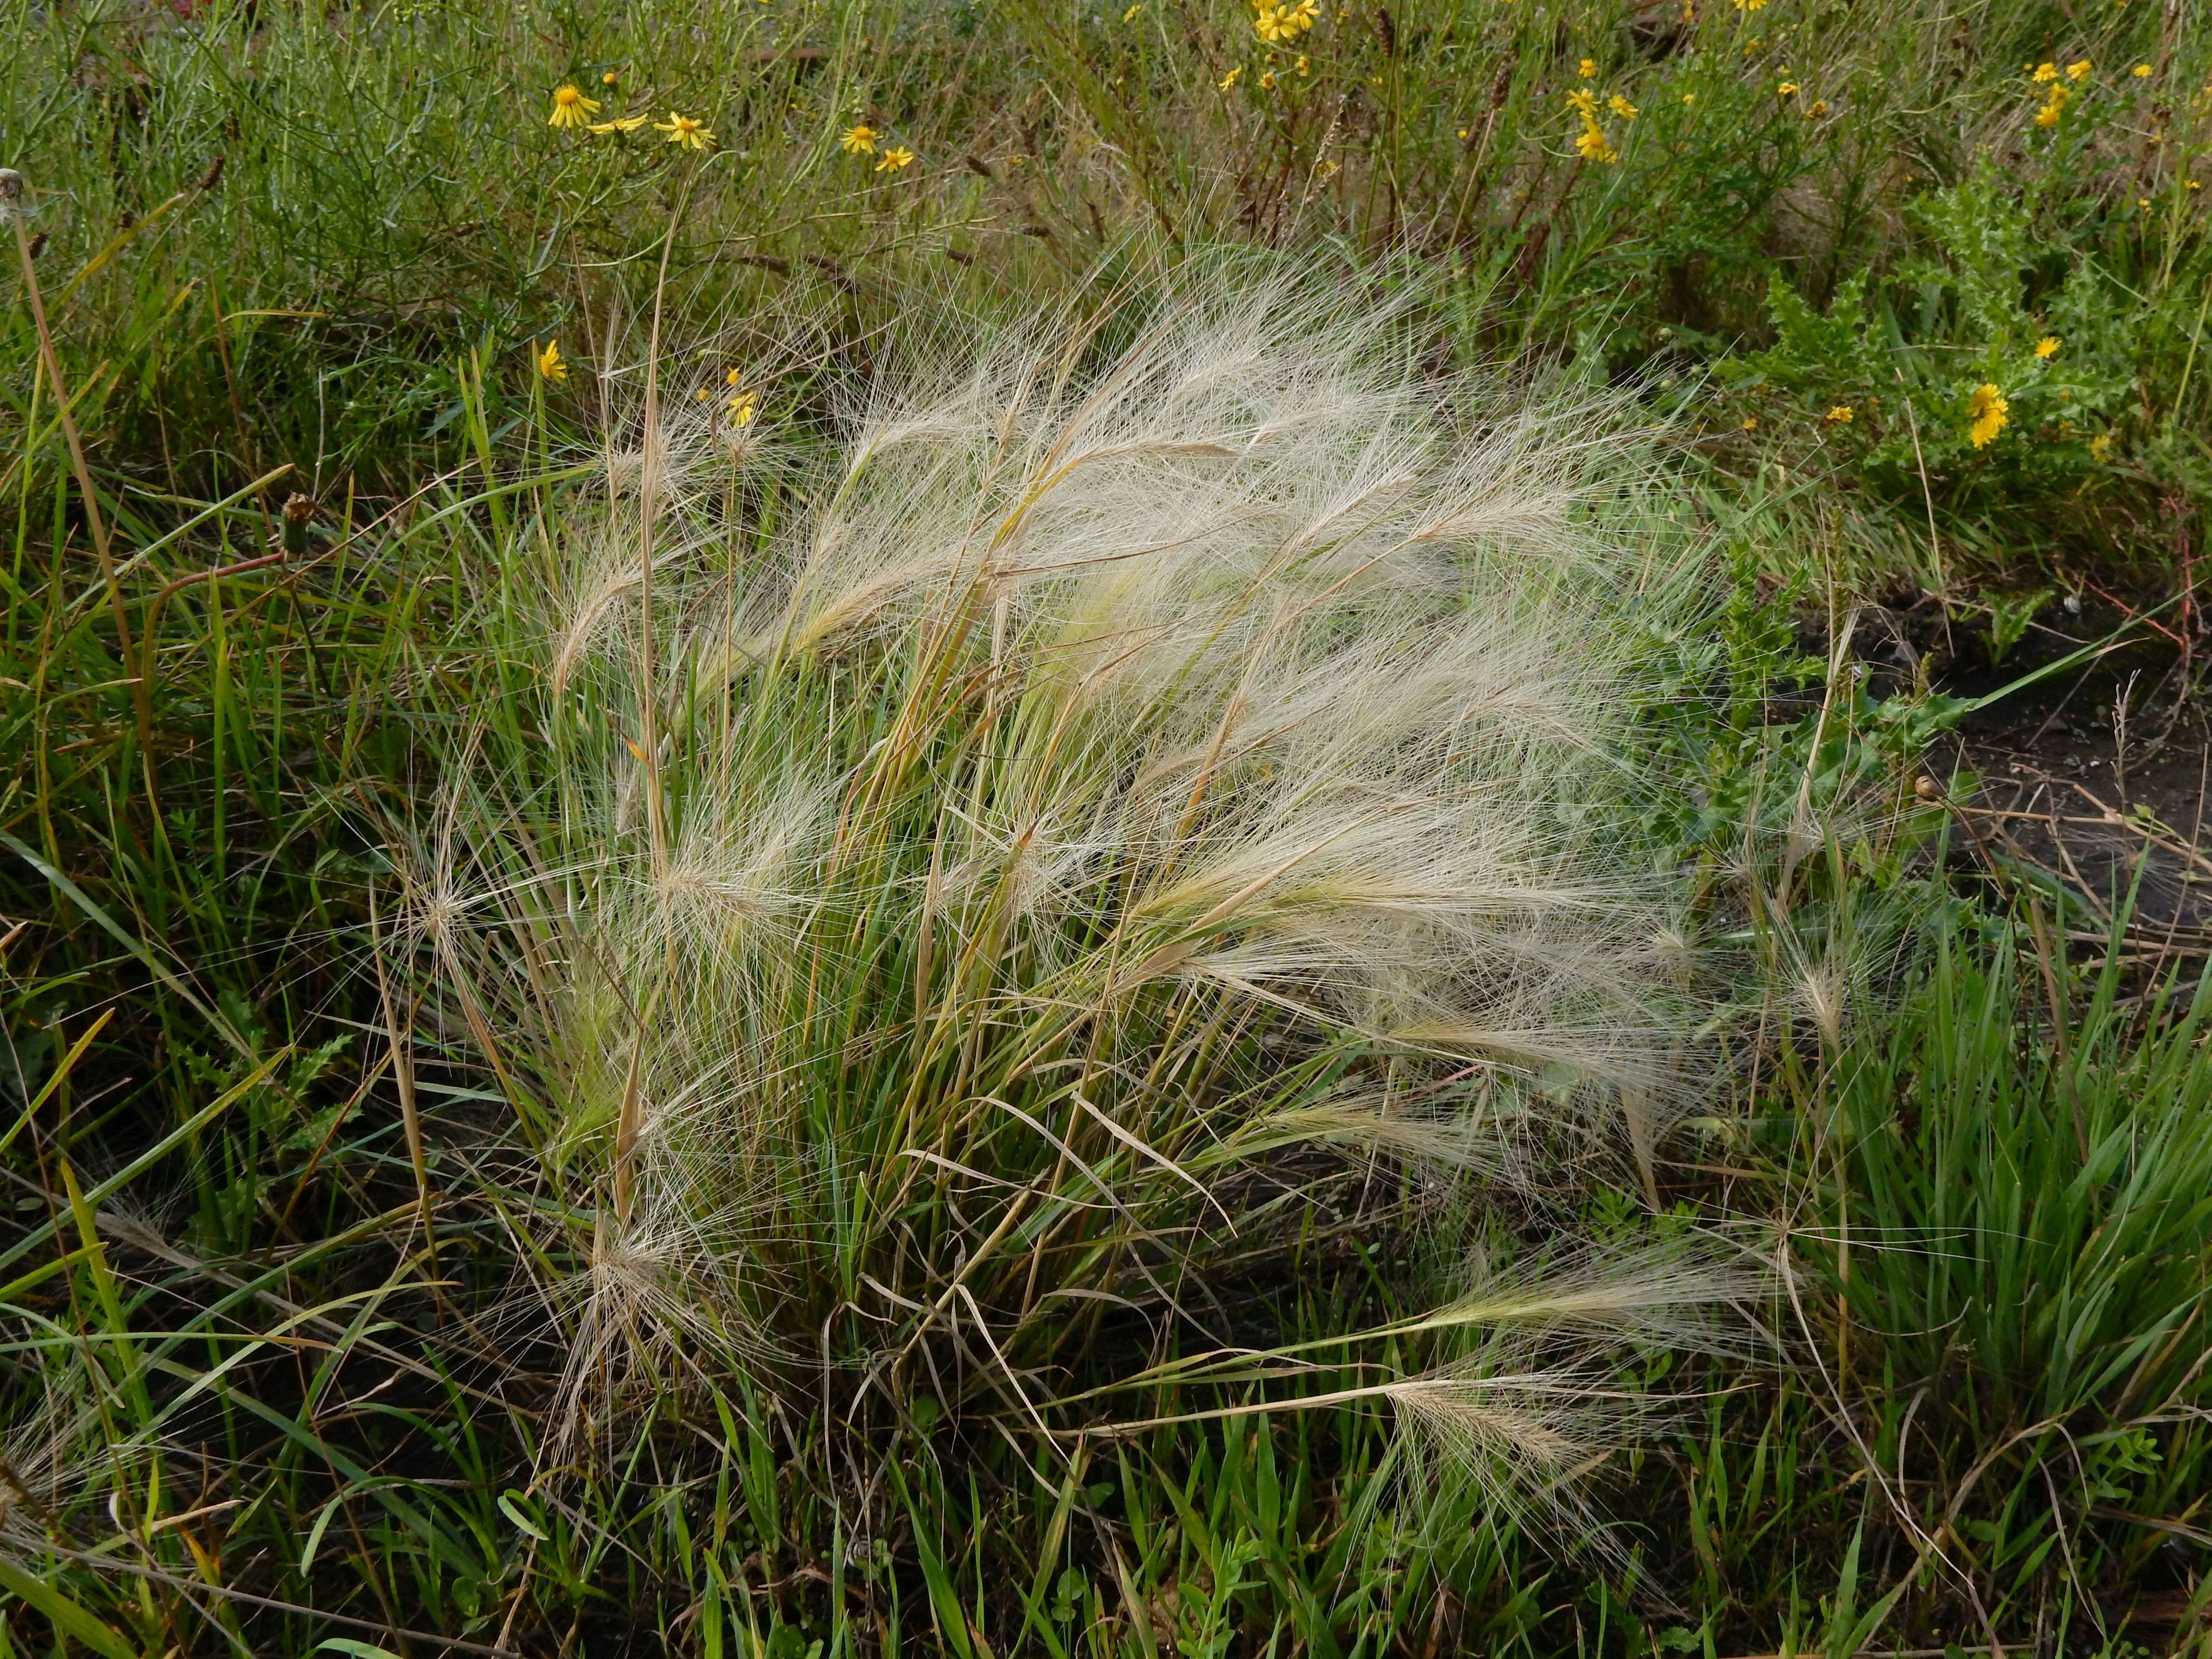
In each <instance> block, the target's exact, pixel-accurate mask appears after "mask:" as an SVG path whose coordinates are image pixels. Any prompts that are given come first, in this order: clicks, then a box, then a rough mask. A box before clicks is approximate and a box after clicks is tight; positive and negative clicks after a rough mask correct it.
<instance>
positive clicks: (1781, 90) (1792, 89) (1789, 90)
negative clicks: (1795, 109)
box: [1774, 81, 1797, 98]
mask: <svg viewBox="0 0 2212 1659" xmlns="http://www.w3.org/2000/svg"><path fill="white" fill-rule="evenodd" d="M1774 95H1775V96H1776V97H1777V98H1795V97H1796V95H1797V83H1796V82H1795V81H1784V82H1783V83H1782V84H1781V85H1780V86H1778V87H1777V88H1775V89H1774Z"/></svg>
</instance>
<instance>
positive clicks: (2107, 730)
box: [1852, 605, 2212, 983]
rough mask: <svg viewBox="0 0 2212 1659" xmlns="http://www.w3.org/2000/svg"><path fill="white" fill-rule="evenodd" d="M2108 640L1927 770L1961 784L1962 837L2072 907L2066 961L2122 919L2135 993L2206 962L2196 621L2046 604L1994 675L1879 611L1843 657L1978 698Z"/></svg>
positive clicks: (1954, 633) (1958, 635) (2099, 943)
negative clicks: (2055, 891)
mask: <svg viewBox="0 0 2212 1659" xmlns="http://www.w3.org/2000/svg"><path fill="white" fill-rule="evenodd" d="M2116 635H2117V636H2118V637H2117V639H2116V638H2115V636H2116ZM2100 641H2112V647H2111V648H2109V649H2107V650H2106V651H2105V652H2104V653H2102V654H2100V655H2099V656H2098V657H2096V658H2095V659H2093V660H2092V661H2089V662H2087V663H2086V664H2082V665H2075V666H2074V667H2071V668H2066V669H2062V670H2060V671H2057V672H2055V673H2053V674H2051V675H2050V676H2049V677H2048V678H2041V679H2039V680H2037V681H2036V682H2035V683H2034V684H2030V685H2027V686H2025V687H2023V688H2021V690H2015V691H2014V692H2012V693H2010V694H2009V695H2008V696H2003V697H2002V698H2001V699H2000V700H1999V701H1997V702H1994V703H1993V704H1991V705H1990V707H1988V708H1983V709H1980V710H1978V711H1976V712H1975V713H1972V714H1968V715H1967V716H1966V719H1965V720H1963V721H1962V722H1961V724H1960V730H1959V732H1958V733H1957V734H1956V736H1955V737H1954V738H1953V739H1951V740H1950V744H1949V753H1948V756H1944V755H1936V756H1931V757H1929V764H1930V767H1931V769H1936V770H1937V771H1938V772H1939V775H1940V772H1941V771H1942V769H1943V768H1944V767H1946V766H1947V765H1954V766H1956V767H1958V768H1960V769H1962V770H1963V771H1964V772H1965V773H1966V774H1967V775H1970V776H1971V778H1972V788H1971V789H1970V790H1969V791H1967V792H1966V794H1965V799H1966V803H1967V804H1966V805H1965V806H1963V807H1962V809H1961V810H1960V819H1961V821H1962V825H1963V827H1964V828H1965V829H1966V830H1967V831H1968V833H1969V835H1970V836H1972V837H1973V838H1976V839H1978V840H1979V841H1981V842H1983V844H1984V848H1986V849H1988V850H1990V851H1992V852H1994V853H1996V854H1997V855H1999V857H2000V859H2001V860H2002V859H2009V860H2019V861H2021V862H2022V863H2025V864H2027V865H2030V866H2034V868H2035V869H2037V870H2039V871H2041V872H2044V873H2045V875H2047V876H2048V877H2050V878H2051V879H2052V880H2054V881H2056V882H2057V883H2058V884H2062V885H2063V888H2064V889H2065V890H2067V891H2068V892H2069V894H2071V895H2073V896H2075V902H2073V903H2071V904H2070V905H2069V907H2068V908H2069V915H2068V916H2067V918H2066V932H2067V936H2068V942H2069V945H2070V946H2071V947H2073V950H2072V951H2070V952H2069V953H2070V954H2075V955H2077V956H2079V955H2081V954H2082V953H2084V952H2086V953H2087V955H2088V956H2090V957H2097V956H2101V954H2102V953H2103V951H2104V949H2105V948H2106V945H2107V944H2108V942H2109V939H2110V938H2111V934H2112V923H2113V917H2114V915H2115V913H2118V914H2119V915H2123V916H2124V918H2125V921H2126V926H2125V927H2124V937H2125V945H2124V960H2125V963H2126V965H2127V966H2128V968H2129V969H2130V977H2131V978H2132V979H2135V980H2136V981H2137V982H2138V983H2142V982H2144V981H2146V980H2147V979H2148V978H2149V977H2155V976H2156V975H2157V974H2158V971H2159V969H2161V968H2162V967H2165V966H2168V965H2172V964H2173V963H2179V962H2182V961H2196V962H2201V961H2203V959H2204V958H2206V957H2208V956H2212V856H2208V855H2207V854H2206V852H2205V851H2204V850H2203V836H2204V832H2205V830H2206V829H2208V828H2212V699H2208V697H2207V696H2206V694H2205V691H2204V690H2203V682H2204V680H2205V678H2206V675H2207V671H2208V670H2212V633H2208V632H2207V631H2206V630H2205V629H2204V625H2203V618H2202V617H2199V616H2197V615H2193V614H2191V615H2183V616H2179V617H2177V616H2176V615H2175V614H2174V613H2173V612H2172V611H2167V612H2166V613H2164V614H2163V615H2160V616H2154V617H2150V618H2148V619H2145V618H2143V617H2142V616H2141V615H2140V614H2138V615H2136V616H2135V617H2130V615H2129V614H2128V613H2126V612H2124V611H2120V610H2118V608H2116V607H2112V606H2109V605H2094V606H2087V607H2083V608H2082V609H2081V610H2080V611H2069V610H2067V609H2065V608H2063V607H2061V606H2057V605H2054V606H2051V608H2050V609H2049V610H2048V611H2046V612H2045V613H2044V615H2043V616H2041V617H2039V618H2038V620H2037V621H2036V622H2035V623H2033V624H2032V625H2031V626H2030V627H2029V629H2028V630H2027V635H2026V636H2025V637H2023V638H2022V639H2021V641H2020V642H2019V643H2018V644H2017V645H2015V647H2013V649H2012V650H2011V651H2010V652H2009V653H2007V654H2006V655H2005V656H2004V658H2003V659H2002V661H2001V662H1996V663H1992V662H1991V661H1990V654H1989V649H1988V644H1987V641H1986V638H1985V636H1984V635H1981V634H1979V633H1978V632H1974V633H1970V632H1969V631H1968V630H1966V629H1962V628H1960V627H1959V626H1958V625H1957V624H1956V623H1952V624H1950V625H1948V627H1947V626H1946V625H1945V624H1944V623H1942V620H1941V619H1940V617H1939V618H1938V619H1937V620H1936V622H1934V623H1922V622H1920V621H1919V620H1918V619H1917V617H1913V616H1911V613H1906V614H1905V615H1899V613H1897V612H1893V611H1891V612H1885V611H1874V612H1872V613H1870V615H1869V616H1863V617H1862V620H1861V622H1860V625H1859V627H1858V629H1857V630H1856V632H1855V635H1854V639H1853V641H1852V643H1853V647H1854V650H1855V652H1856V653H1857V654H1858V655H1859V656H1860V657H1861V658H1862V659H1863V660H1865V661H1867V662H1868V663H1869V665H1873V666H1874V667H1875V669H1876V671H1877V674H1878V676H1879V677H1881V678H1885V679H1888V680H1890V681H1891V682H1892V685H1893V688H1894V687H1896V686H1901V685H1902V684H1907V683H1909V682H1910V680H1911V678H1913V676H1914V675H1915V673H1916V671H1920V670H1922V669H1923V667H1924V670H1925V671H1926V672H1927V675H1928V684H1929V685H1930V686H1931V687H1932V688H1933V689H1935V690H1940V691H1943V692H1947V693H1948V694H1950V695H1951V696H1962V697H1980V696H1987V695H1988V694H1990V693H1991V692H1994V691H1998V690H2002V688H2004V687H2006V686H2008V685H2012V684H2015V683H2016V682H2018V681H2020V680H2021V679H2023V678H2027V677H2029V676H2031V675H2033V673H2034V672H2035V671H2037V670H2038V669H2039V668H2043V667H2046V666H2048V665H2051V664H2054V663H2056V662H2057V661H2058V660H2059V659H2063V658H2064V657H2066V656H2068V655H2069V654H2070V653H2075V652H2077V651H2079V650H2081V648H2082V647H2087V646H2095V645H2097V644H2099V642H2100Z"/></svg>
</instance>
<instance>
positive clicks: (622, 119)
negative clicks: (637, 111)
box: [586, 115, 650, 132]
mask: <svg viewBox="0 0 2212 1659" xmlns="http://www.w3.org/2000/svg"><path fill="white" fill-rule="evenodd" d="M649 119H650V117H648V116H643V115H617V117H616V118H614V119H613V120H611V121H594V122H592V125H590V127H589V128H587V129H586V131H591V132H635V131H637V130H638V129H639V128H640V127H641V126H643V125H645V124H646V122H647V120H649Z"/></svg>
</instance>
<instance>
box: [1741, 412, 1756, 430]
mask: <svg viewBox="0 0 2212 1659" xmlns="http://www.w3.org/2000/svg"><path fill="white" fill-rule="evenodd" d="M1743 429H1744V430H1745V431H1746V432H1756V431H1758V430H1759V416H1756V415H1747V416H1744V417H1743Z"/></svg>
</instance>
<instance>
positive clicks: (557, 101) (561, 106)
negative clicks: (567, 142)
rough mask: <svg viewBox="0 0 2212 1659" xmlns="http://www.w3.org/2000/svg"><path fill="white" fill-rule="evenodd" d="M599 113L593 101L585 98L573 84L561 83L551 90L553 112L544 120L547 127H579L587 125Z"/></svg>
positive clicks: (597, 105) (595, 102)
mask: <svg viewBox="0 0 2212 1659" xmlns="http://www.w3.org/2000/svg"><path fill="white" fill-rule="evenodd" d="M598 113H599V104H598V102H597V101H596V100H592V99H590V98H586V97H585V96H584V94H582V93H581V92H580V91H579V90H578V89H577V88H576V86H575V84H574V82H567V81H564V82H562V83H561V84H560V85H559V86H557V87H556V88H554V89H553V112H552V114H550V115H549V116H547V117H546V118H545V125H547V126H549V127H580V126H583V125H586V124H588V123H589V122H590V120H591V118H592V117H593V116H594V115H597V114H598Z"/></svg>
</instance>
